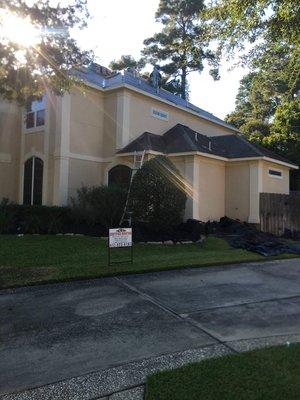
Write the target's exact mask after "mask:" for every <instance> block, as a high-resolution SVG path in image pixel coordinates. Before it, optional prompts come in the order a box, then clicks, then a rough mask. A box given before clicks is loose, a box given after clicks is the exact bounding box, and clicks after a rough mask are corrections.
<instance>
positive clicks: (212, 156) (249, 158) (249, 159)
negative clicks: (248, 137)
mask: <svg viewBox="0 0 300 400" xmlns="http://www.w3.org/2000/svg"><path fill="white" fill-rule="evenodd" d="M133 154H134V153H133V152H131V153H122V154H118V156H120V157H121V156H132V155H133ZM146 154H154V155H163V154H164V153H160V152H158V151H153V150H146ZM165 155H166V156H170V157H181V156H194V155H198V156H202V157H207V158H214V159H215V160H220V161H226V162H240V161H260V160H263V161H268V162H272V163H273V164H279V165H283V166H285V167H288V168H291V169H299V167H298V166H297V165H294V164H289V163H286V162H284V161H280V160H276V159H275V158H270V157H241V158H234V159H232V158H226V157H221V156H216V155H214V154H209V153H202V152H200V151H187V152H183V153H167V154H165Z"/></svg>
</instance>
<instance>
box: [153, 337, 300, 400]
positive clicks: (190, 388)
mask: <svg viewBox="0 0 300 400" xmlns="http://www.w3.org/2000/svg"><path fill="white" fill-rule="evenodd" d="M299 376H300V344H294V345H290V346H289V347H288V346H280V347H272V348H268V349H263V350H256V351H253V352H249V353H242V354H237V355H233V356H226V357H222V358H216V359H209V360H205V361H202V362H200V363H195V364H190V365H188V366H186V367H182V368H179V369H176V370H173V371H167V372H159V373H156V374H154V375H152V376H150V377H149V378H148V380H147V385H146V400H299V399H300V379H299Z"/></svg>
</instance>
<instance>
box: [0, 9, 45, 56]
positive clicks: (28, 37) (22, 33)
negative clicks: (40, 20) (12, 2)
mask: <svg viewBox="0 0 300 400" xmlns="http://www.w3.org/2000/svg"><path fill="white" fill-rule="evenodd" d="M0 39H1V40H2V41H7V42H14V43H16V44H18V45H19V46H21V47H24V48H25V47H31V46H34V45H36V44H37V43H38V42H39V41H40V39H41V32H40V30H39V29H38V28H36V27H35V26H34V25H33V24H32V22H31V21H30V18H28V17H26V18H21V17H19V16H17V15H15V14H12V13H10V12H8V11H5V10H3V11H2V12H1V10H0Z"/></svg>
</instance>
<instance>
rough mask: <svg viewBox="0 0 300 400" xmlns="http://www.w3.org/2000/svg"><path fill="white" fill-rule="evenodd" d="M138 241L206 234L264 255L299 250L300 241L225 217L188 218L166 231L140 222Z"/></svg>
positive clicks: (177, 240) (195, 239) (182, 240)
mask: <svg viewBox="0 0 300 400" xmlns="http://www.w3.org/2000/svg"><path fill="white" fill-rule="evenodd" d="M133 232H134V236H135V237H134V241H135V242H148V243H166V244H171V243H191V242H195V243H202V242H203V238H204V237H205V236H207V235H214V236H216V237H220V238H224V239H225V240H227V242H228V243H229V244H230V245H231V246H232V247H234V248H240V249H245V250H249V251H254V252H256V253H259V254H261V255H263V256H266V257H267V256H277V255H279V254H283V253H292V254H300V244H299V245H297V244H291V243H288V242H287V240H286V239H281V238H278V237H277V236H274V235H272V234H270V233H265V232H260V231H258V230H257V229H256V228H255V227H253V226H251V225H249V224H247V223H242V222H240V221H237V220H233V219H230V218H227V217H223V218H221V219H220V221H219V222H210V221H209V222H200V221H197V220H193V219H189V220H188V221H186V222H185V223H182V224H181V225H179V226H177V227H175V228H174V229H172V230H168V231H167V232H156V233H153V232H150V231H148V230H147V229H145V228H143V227H141V226H139V227H135V229H134V231H133Z"/></svg>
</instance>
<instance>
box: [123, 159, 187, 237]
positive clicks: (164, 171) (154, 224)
mask: <svg viewBox="0 0 300 400" xmlns="http://www.w3.org/2000/svg"><path fill="white" fill-rule="evenodd" d="M185 189H186V187H185V183H184V180H183V178H182V177H181V175H180V173H179V171H178V170H177V169H176V168H175V166H174V165H173V164H172V162H171V161H170V160H169V159H168V158H166V157H164V156H158V157H155V158H153V159H151V160H150V161H147V162H146V163H144V165H143V166H142V168H141V169H139V170H138V171H137V172H136V174H135V176H134V178H133V182H132V187H131V193H130V207H131V211H133V221H134V223H135V224H142V225H144V226H146V227H147V228H149V229H151V230H153V231H155V232H158V231H161V232H162V231H166V230H168V229H170V228H171V227H172V226H175V225H178V224H180V223H181V222H182V219H183V214H184V209H185V203H186V194H185Z"/></svg>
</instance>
